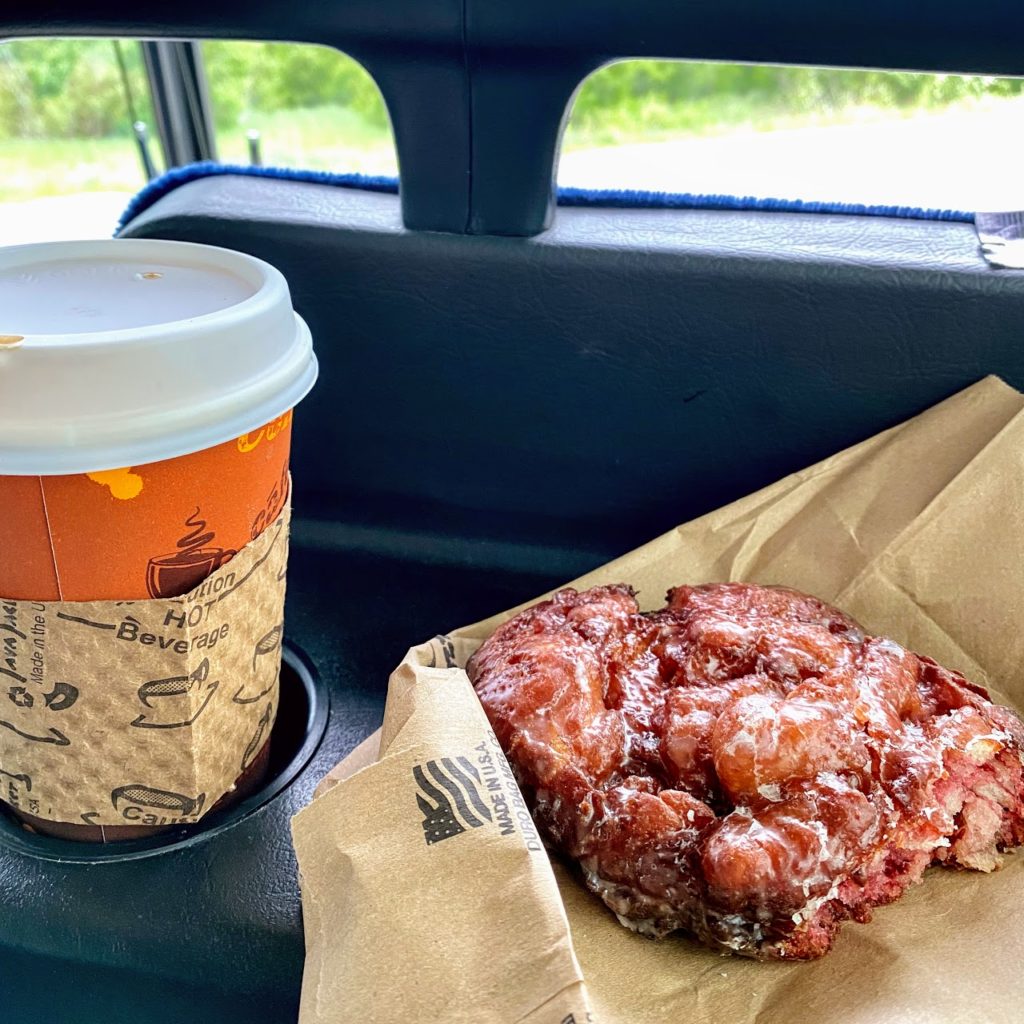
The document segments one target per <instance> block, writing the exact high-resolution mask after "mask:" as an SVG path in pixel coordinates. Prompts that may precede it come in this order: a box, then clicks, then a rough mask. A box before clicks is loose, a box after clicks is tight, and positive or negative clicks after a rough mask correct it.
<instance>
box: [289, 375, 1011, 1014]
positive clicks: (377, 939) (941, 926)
mask: <svg viewBox="0 0 1024 1024" xmlns="http://www.w3.org/2000/svg"><path fill="white" fill-rule="evenodd" d="M715 580H749V581H753V582H760V583H781V584H787V585H789V586H793V587H797V588H799V589H802V590H807V591H810V592H811V593H813V594H817V595H818V596H820V597H822V598H824V599H825V600H827V601H832V602H835V603H836V604H838V605H839V606H840V607H842V608H844V609H845V610H847V611H849V612H850V613H851V614H852V615H854V616H855V617H856V618H858V619H860V621H861V622H862V623H863V624H864V625H865V626H866V627H867V628H868V629H869V630H870V631H874V632H877V633H881V634H885V635H889V636H892V637H894V638H895V639H896V640H898V641H900V642H901V643H903V644H905V645H906V646H908V647H910V648H911V649H913V650H916V651H919V652H921V653H925V654H929V655H932V656H933V657H935V658H937V659H938V660H939V661H940V662H943V663H944V664H946V665H948V666H949V667H951V668H956V669H960V670H961V671H963V672H964V673H966V674H967V675H968V676H969V677H971V678H973V679H975V680H976V681H978V682H981V683H983V684H986V685H989V686H990V687H992V688H993V690H994V691H995V692H996V694H998V695H1001V698H1002V699H1005V700H1006V701H1007V702H1008V703H1012V704H1015V705H1016V706H1018V707H1024V673H1022V672H1021V671H1020V670H1019V669H1018V666H1019V665H1020V664H1022V663H1024V630H1022V629H1020V628H1019V625H1018V619H1019V618H1020V616H1021V614H1022V611H1024V396H1022V395H1020V394H1019V393H1018V392H1016V391H1014V390H1013V389H1011V388H1009V387H1008V386H1006V385H1005V384H1003V383H1002V382H1000V381H998V380H996V379H995V378H988V379H986V380H984V381H981V382H980V383H979V384H976V385H974V386H973V387H971V388H968V389H967V390H966V391H964V392H962V393H960V394H958V395H956V396H954V397H953V398H951V399H949V400H948V401H946V402H943V403H942V404H940V405H938V406H935V407H934V408H932V409H930V410H928V411H927V412H925V413H923V414H921V415H920V416H918V417H915V418H914V419H912V420H909V421H908V422H906V423H904V424H902V425H900V426H898V427H895V428H893V429H892V430H888V431H886V432H885V433H882V434H879V435H877V436H876V437H873V438H871V439H870V440H868V441H865V442H863V443H862V444H859V445H856V446H855V447H853V448H850V449H848V450H846V451H844V452H842V453H840V454H839V455H836V456H834V457H832V458H830V459H826V460H825V461H824V462H821V463H819V464H817V465H816V466H812V467H811V468H809V469H807V470H804V471H802V472H800V473H796V474H793V475H792V476H789V477H786V478H785V479H783V480H781V481H779V482H778V483H776V484H774V485H772V486H771V487H767V488H765V489H764V490H762V491H759V492H757V493H756V494H753V495H751V496H749V497H747V498H744V499H742V500H740V501H737V502H734V503H733V504H732V505H729V506H727V507H726V508H723V509H720V510H718V511H716V512H713V513H711V514H709V515H706V516H704V517H702V518H701V519H697V520H695V521H693V522H690V523H687V524H685V525H683V526H680V527H678V528H677V529H675V530H673V531H671V532H669V533H667V534H665V535H664V536H662V537H659V538H658V539H656V540H654V541H652V542H651V543H649V544H647V545H645V546H644V547H641V548H639V549H637V550H636V551H633V552H631V553H630V554H628V555H625V556H623V557H622V558H619V559H617V560H616V561H614V562H611V563H610V564H608V565H606V566H603V567H602V568H600V569H598V570H596V571H595V572H593V573H590V574H588V575H587V576H585V577H583V578H582V579H580V580H578V581H576V582H575V583H574V584H573V585H574V586H577V587H579V588H581V589H582V588H584V587H589V586H593V585H596V584H599V583H611V582H620V581H624V582H628V583H631V584H632V585H633V586H634V587H635V588H636V589H637V590H638V592H639V594H638V596H639V600H640V603H641V606H642V607H645V608H653V607H657V606H659V605H660V604H661V603H662V602H663V600H664V595H665V591H666V590H667V589H668V588H669V587H670V586H673V585H676V584H680V583H684V582H685V583H700V582H710V581H715ZM531 603H532V602H531ZM514 612H515V609H513V610H512V611H509V612H506V613H503V614H502V615H499V616H496V617H494V618H492V619H489V620H487V621H485V622H481V623H477V624H475V625H472V626H468V627H464V628H462V629H459V630H456V631H454V632H453V633H451V634H448V635H446V636H440V637H437V638H435V639H434V640H433V641H431V642H430V643H429V644H424V645H421V646H420V647H416V648H413V649H412V650H411V651H410V652H409V654H408V655H407V656H406V659H405V661H404V662H403V663H402V665H401V666H400V667H399V668H398V669H397V670H396V672H395V673H394V674H393V675H392V678H391V682H390V688H389V691H388V702H387V708H386V711H385V720H384V725H383V728H382V730H381V733H380V734H379V739H378V737H371V739H370V740H369V741H367V742H366V743H364V744H363V745H362V746H361V747H360V748H357V750H356V751H355V752H354V753H353V755H352V756H351V757H350V758H349V759H347V760H346V761H345V762H343V763H342V765H340V766H339V767H338V769H336V770H335V771H334V772H332V773H331V775H330V776H329V777H328V779H327V780H325V783H324V785H323V786H322V787H321V791H320V793H321V795H319V796H318V797H317V798H316V799H315V800H314V802H313V803H312V804H311V805H310V807H309V808H307V809H306V810H305V811H303V812H302V813H301V814H300V815H299V816H298V817H297V818H296V819H295V822H294V834H295V841H296V849H297V852H298V856H299V862H300V867H301V874H302V884H303V905H304V907H305V909H306V934H307V952H308V960H307V970H306V977H305V982H304V987H303V1001H302V1014H301V1022H302V1024H320V1022H326V1021H332V1022H337V1024H342V1022H345V1024H347V1022H349V1021H352V1022H355V1021H375V1022H395V1024H397V1022H399V1021H402V1022H407V1021H423V1022H428V1021H429V1022H434V1021H438V1022H441V1021H445V1022H447V1021H494V1022H495V1024H498V1022H501V1024H516V1022H519V1021H530V1022H531V1024H532V1022H534V1021H536V1022H541V1021H544V1022H550V1024H569V1022H577V1024H578V1022H582V1021H587V1020H593V1021H600V1022H602V1024H611V1022H616V1024H668V1022H670V1021H671V1022H677V1021H685V1022H687V1024H705V1022H706V1024H720V1022H723V1021H730V1022H736V1024H754V1022H757V1024H791V1022H803V1021H808V1022H815V1021H829V1022H831V1024H869V1022H871V1024H874V1022H878V1024H882V1022H885V1024H954V1022H955V1024H960V1022H978V1024H982V1022H991V1021H996V1020H1000V1021H1013V1020H1020V1019H1024V1009H1022V1008H1021V1003H1022V1002H1024V978H1022V975H1021V970H1020V965H1021V963H1022V962H1024V861H1022V858H1020V857H1019V856H1018V857H1012V856H1011V857H1009V858H1008V862H1007V865H1006V867H1004V868H1003V870H1002V871H1000V872H997V873H996V874H994V875H978V874H973V873H966V872H965V873H959V872H951V871H945V870H939V869H935V870H932V871H930V872H928V874H927V876H926V879H925V883H924V884H923V885H922V886H919V887H917V888H916V889H914V890H912V891H911V892H910V893H908V895H907V896H906V897H904V899H902V900H901V901H900V902H899V903H897V904H896V905H895V906H892V907H887V908H882V909H880V910H878V911H876V914H875V919H874V921H873V922H872V923H871V924H869V925H854V924H848V925H846V926H845V927H844V929H843V931H842V933H841V935H840V937H839V939H838V941H837V943H836V946H835V949H834V950H833V952H831V953H830V954H829V955H828V956H827V957H825V958H824V959H823V960H820V961H816V962H813V963H774V962H772V963H758V962H755V961H750V960H744V959H741V958H739V957H731V956H723V955H720V954H717V953H715V952H712V951H710V950H707V949H705V948H703V947H701V946H699V945H698V944H697V943H696V942H694V941H692V940H690V939H688V938H686V937H685V936H677V937H671V938H669V939H667V940H664V941H662V942H653V941H650V940H648V939H644V938H642V937H640V936H637V935H635V934H633V933H632V932H629V931H627V930H626V929H625V928H623V927H621V926H620V925H619V924H618V923H617V921H616V920H615V918H614V917H613V916H612V914H611V913H610V912H609V911H608V910H607V909H606V908H605V907H604V906H603V905H602V904H601V903H600V901H598V900H597V899H596V898H595V897H593V896H591V895H590V894H589V893H588V892H587V891H586V890H585V889H584V888H583V886H582V884H581V883H580V882H579V881H578V880H577V878H576V877H575V875H574V874H573V870H572V869H571V868H569V867H566V866H565V865H563V864H561V863H560V862H558V861H557V860H555V861H554V863H553V864H552V866H551V868H549V867H548V862H547V861H546V859H545V858H544V856H543V855H542V854H538V853H537V852H536V850H535V849H534V848H533V843H534V838H533V836H534V834H533V832H532V828H531V827H530V825H529V824H528V822H526V821H524V820H522V819H521V817H520V816H519V814H520V811H521V807H520V803H519V798H518V794H517V793H516V791H515V788H514V785H513V784H512V782H511V780H510V779H509V777H508V775H507V773H506V770H505V765H504V759H503V757H501V755H500V752H499V751H498V750H497V748H496V747H495V744H494V740H493V736H492V735H491V733H490V731H489V729H488V728H487V723H486V720H485V718H484V716H483V714H482V711H481V709H480V707H479V705H478V704H477V702H476V699H475V696H474V694H473V692H472V689H471V687H470V685H469V681H468V679H467V677H466V675H465V672H464V671H463V666H464V665H465V663H466V660H467V658H468V657H469V656H470V654H471V653H472V652H473V651H474V650H475V649H476V647H477V646H478V645H479V644H480V642H481V641H482V640H483V639H484V638H485V637H486V636H488V635H489V633H490V632H491V631H492V630H493V629H494V627H495V626H496V625H497V624H498V623H499V622H501V621H503V620H504V619H506V618H508V617H509V616H510V615H512V614H514ZM484 756H486V757H487V758H489V759H490V761H489V762H485V761H475V762H474V760H473V759H474V757H477V758H483V757H484ZM462 757H465V758H466V760H467V761H469V762H470V764H469V765H468V766H463V771H462V773H461V774H462V776H463V777H462V778H459V777H458V775H459V773H457V772H453V771H450V770H448V769H447V768H446V761H445V759H447V760H448V761H449V762H451V763H452V764H455V765H456V766H462V762H461V761H460V760H459V758H462ZM453 759H454V760H453ZM431 762H434V763H435V766H436V765H437V763H438V762H440V769H439V771H440V774H441V775H443V776H444V777H445V778H446V779H447V782H448V785H441V784H440V782H439V780H438V778H437V776H435V775H431V776H429V777H428V782H430V781H431V779H433V780H434V782H437V783H438V784H437V785H434V784H433V783H431V784H430V785H429V786H428V788H427V790H426V791H424V790H423V789H419V790H418V788H417V779H416V776H415V769H416V766H421V767H422V766H424V765H429V764H430V763H431ZM488 764H489V765H491V766H495V765H496V766H497V767H496V768H495V769H494V772H493V773H491V772H490V771H489V770H487V771H485V766H486V765H488ZM470 767H472V768H475V770H476V773H473V772H470V771H469V768H470ZM477 774H478V775H479V777H477ZM494 777H496V778H497V779H498V784H499V786H500V799H501V800H503V801H504V802H505V804H506V805H507V807H508V812H507V813H499V811H498V804H497V803H496V802H495V803H491V804H490V806H489V807H487V808H486V809H488V810H489V811H491V814H490V815H489V816H487V815H484V814H482V813H480V812H479V810H478V809H477V808H476V805H475V803H472V804H471V803H470V802H468V797H470V796H471V795H472V794H471V793H470V790H472V789H474V788H475V789H476V790H477V795H478V796H479V797H480V798H481V800H482V801H487V800H489V799H491V798H492V791H491V790H490V789H489V788H488V787H489V786H490V784H491V779H492V778H494ZM467 780H468V781H469V783H470V785H468V786H467V784H466V783H467ZM431 790H432V791H433V792H432V793H431V792H430V791H431ZM425 793H426V796H425V795H424V794H425ZM460 799H461V801H462V803H461V804H460V802H459V801H460ZM463 804H464V805H465V807H463ZM464 810H468V811H469V813H470V815H471V816H472V817H474V818H475V819H476V823H475V824H474V823H473V821H470V820H468V819H467V818H466V816H465V815H464V813H463V811H464ZM448 819H452V820H454V822H455V826H452V825H450V824H449V829H450V831H451V834H450V835H445V836H443V837H441V838H438V835H439V833H438V834H437V835H435V837H434V839H433V840H431V838H430V836H431V833H430V829H431V828H434V827H435V826H437V824H438V822H440V821H445V820H448ZM510 821H511V828H509V827H507V826H508V824H509V822H510ZM456 827H457V828H458V829H459V831H456V830H455V828H456ZM559 896H560V898H559ZM566 918H567V920H568V931H567V930H566V924H565V921H566ZM570 935H571V941H570ZM581 982H582V983H581ZM588 1014H589V1016H588Z"/></svg>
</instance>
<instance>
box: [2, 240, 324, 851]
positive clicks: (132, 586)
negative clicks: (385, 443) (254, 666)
mask: <svg viewBox="0 0 1024 1024" xmlns="http://www.w3.org/2000/svg"><path fill="white" fill-rule="evenodd" d="M0 337H3V338H16V339H17V342H16V343H10V344H5V345H2V346H0V508H2V509H3V513H4V537H5V546H4V550H5V551H6V552H7V554H4V553H3V552H0V598H6V599H12V600H15V601H28V602H53V601H65V602H69V601H70V602H74V601H115V602H120V601H139V600H146V599H156V600H165V599H170V598H176V597H181V596H183V595H186V594H188V593H190V592H191V591H192V590H194V589H195V588H196V587H197V586H199V585H200V584H202V582H203V581H204V580H205V579H206V578H207V577H208V576H210V575H211V574H212V573H214V572H216V571H217V570H218V569H220V568H221V567H223V566H225V565H227V563H228V562H230V560H231V559H232V558H234V557H235V556H236V555H237V553H238V552H239V551H240V550H241V549H242V548H243V547H245V546H246V545H247V544H249V543H250V542H252V541H254V540H256V539H257V538H258V537H259V536H260V535H261V534H262V533H263V532H264V531H266V530H268V529H270V528H271V527H272V524H273V523H274V522H275V520H276V519H277V517H278V516H279V515H280V513H281V511H282V509H283V508H284V505H285V502H286V501H287V498H288V493H287V492H288V481H289V461H290V451H291V436H292V416H293V413H292V410H293V408H294V407H295V405H296V404H297V403H298V402H299V400H300V399H302V398H303V397H304V396H305V395H306V394H307V392H308V391H309V390H310V388H311V387H312V386H313V383H314V381H315V380H316V376H317V362H316V357H315V355H314V354H313V348H312V342H311V338H310V334H309V330H308V328H307V327H306V325H305V324H304V323H303V321H302V320H301V318H300V317H298V316H297V315H296V313H295V311H294V308H293V305H292V301H291V295H290V293H289V290H288V285H287V283H286V282H285V280H284V277H283V276H282V275H281V274H280V273H279V272H278V271H277V270H275V269H274V268H273V267H271V266H269V265H268V264H266V263H264V262H262V261H261V260H258V259H255V258H253V257H251V256H248V255H245V254H243V253H238V252H233V251H229V250H226V249H217V248H213V247H210V246H202V245H195V244H192V243H186V242H170V241H156V240H141V239H114V240H109V241H89V242H60V243H43V244H39V245H28V246H17V247H9V248H7V249H3V250H0ZM42 399H45V400H42ZM282 571H283V570H282ZM211 678H213V675H212V674H211ZM165 682H166V680H165ZM246 683H249V684H250V685H251V681H250V680H248V679H246V680H236V679H227V678H225V679H224V680H223V681H222V683H221V686H222V689H223V691H224V692H225V693H233V692H235V691H236V690H237V689H239V687H241V686H242V685H244V684H246ZM19 685H20V684H19ZM86 696H87V691H86V690H83V697H82V698H81V699H83V700H84V699H85V697H86ZM164 699H165V700H166V699H167V698H164ZM170 712H171V709H170V708H166V707H165V708H164V711H163V713H165V714H166V715H170ZM136 713H137V709H136V710H135V711H133V712H132V713H131V714H128V712H127V711H126V715H127V717H126V719H125V721H126V723H129V722H131V721H132V717H133V715H134V714H136ZM147 714H148V713H147ZM154 720H156V719H154ZM163 720H164V719H163V718H160V719H158V720H157V721H159V722H161V723H162V722H163ZM168 720H169V721H173V720H174V719H173V716H171V717H170V718H168ZM148 722H149V719H148V718H147V723H148ZM270 724H272V722H271V723H270ZM271 731H272V730H271V728H270V727H269V725H267V726H266V727H265V728H264V729H263V730H262V731H261V732H260V734H259V736H260V742H261V743H264V746H263V749H262V750H261V751H257V752H253V751H250V750H248V748H247V744H249V743H250V741H251V740H252V735H245V736H242V737H240V738H239V744H240V745H239V748H238V750H237V761H236V763H238V764H242V763H243V760H244V761H245V763H246V771H245V774H244V775H243V777H242V778H240V779H239V780H238V783H237V785H236V787H235V790H234V792H233V794H232V796H233V798H236V799H237V798H238V797H240V796H242V795H244V793H245V791H246V784H247V783H248V784H249V787H250V788H251V785H252V784H254V782H253V780H255V782H258V781H259V776H260V773H261V772H262V771H264V770H265V767H266V764H267V757H266V751H267V749H269V748H268V744H269V742H271V741H272V737H270V733H271ZM131 732H132V733H137V734H139V737H140V742H141V739H143V738H144V737H145V735H146V734H147V733H152V732H153V729H152V728H138V729H133V730H131ZM265 736H266V737H268V738H267V739H266V741H264V737H265ZM72 753H73V752H72ZM243 755H244V757H243ZM68 756H71V755H70V754H69V755H68ZM234 756H235V754H234V752H233V753H232V759H234ZM4 767H7V765H5V766H4ZM158 788H159V787H158ZM14 813H16V814H18V815H19V816H22V815H21V811H20V809H18V810H16V811H15V812H14ZM58 824H59V825H60V828H61V834H64V835H68V837H69V838H82V839H89V838H95V837H94V836H92V835H91V834H86V833H87V832H88V831H89V829H88V826H85V827H84V829H85V830H84V831H83V830H82V829H83V826H80V825H71V824H68V823H58ZM32 826H33V827H34V828H38V829H39V830H40V831H45V830H46V829H47V828H48V826H47V824H46V823H45V822H44V823H39V822H36V821H34V820H33V821H32ZM76 830H77V831H76ZM112 831H115V829H112V828H111V827H107V829H106V833H105V837H104V838H105V839H106V838H109V836H110V834H111V832H112ZM129 831H130V832H131V833H132V834H138V832H139V830H138V829H132V830H129ZM129 837H130V836H129V834H128V832H126V833H125V834H124V835H123V836H119V838H129Z"/></svg>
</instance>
